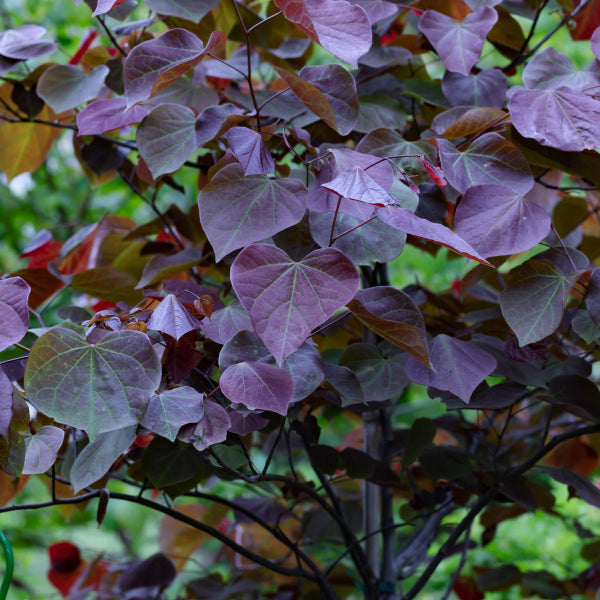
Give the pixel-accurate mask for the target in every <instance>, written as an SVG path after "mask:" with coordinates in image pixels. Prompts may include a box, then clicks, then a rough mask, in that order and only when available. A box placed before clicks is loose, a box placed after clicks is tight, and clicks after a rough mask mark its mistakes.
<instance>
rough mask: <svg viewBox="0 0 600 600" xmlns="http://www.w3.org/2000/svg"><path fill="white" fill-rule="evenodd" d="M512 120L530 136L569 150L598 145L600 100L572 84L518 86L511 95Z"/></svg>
mask: <svg viewBox="0 0 600 600" xmlns="http://www.w3.org/2000/svg"><path fill="white" fill-rule="evenodd" d="M508 110H509V111H510V116H511V119H512V124H513V125H514V126H515V128H516V129H517V131H518V132H519V133H520V134H521V135H522V136H524V137H526V138H533V139H534V140H536V141H538V142H539V143H540V144H543V145H544V146H551V147H553V148H559V149H560V150H563V151H567V152H580V151H581V150H585V149H586V148H589V149H594V148H596V147H597V146H598V138H599V137H600V118H599V117H600V101H598V100H596V99H595V98H592V96H589V95H588V94H586V93H585V92H578V91H576V90H572V89H570V88H568V87H559V88H557V89H548V90H525V89H518V90H516V91H515V92H514V94H513V95H512V96H511V98H510V102H509V104H508Z"/></svg>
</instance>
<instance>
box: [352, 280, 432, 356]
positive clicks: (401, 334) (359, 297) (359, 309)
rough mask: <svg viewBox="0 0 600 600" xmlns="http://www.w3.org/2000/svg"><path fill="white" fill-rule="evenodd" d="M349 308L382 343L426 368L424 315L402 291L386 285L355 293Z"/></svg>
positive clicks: (426, 352)
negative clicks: (414, 359) (407, 355)
mask: <svg viewBox="0 0 600 600" xmlns="http://www.w3.org/2000/svg"><path fill="white" fill-rule="evenodd" d="M348 308H349V309H350V310H351V311H352V312H353V313H354V315H355V316H356V317H357V318H358V319H360V320H361V321H362V323H363V324H364V325H366V326H367V327H368V328H369V329H371V330H373V331H374V332H375V333H377V335H380V336H381V337H382V338H383V339H384V340H387V341H388V342H390V343H391V344H394V345H395V346H397V347H398V348H401V349H402V350H404V351H405V352H408V354H410V355H411V356H414V357H415V358H416V359H417V360H419V361H421V362H422V363H423V364H425V365H429V355H428V351H427V334H426V332H425V323H424V322H423V315H422V314H421V311H420V310H419V309H418V308H417V306H416V305H415V303H414V302H413V301H412V299H411V298H410V296H409V295H408V294H406V293H405V292H402V291H400V290H396V289H394V288H392V287H389V286H377V287H371V288H368V289H365V290H359V291H358V292H356V294H355V296H354V298H353V299H352V300H351V301H350V302H348Z"/></svg>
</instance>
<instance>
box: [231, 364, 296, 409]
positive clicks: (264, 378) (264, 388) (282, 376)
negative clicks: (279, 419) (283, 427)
mask: <svg viewBox="0 0 600 600" xmlns="http://www.w3.org/2000/svg"><path fill="white" fill-rule="evenodd" d="M219 385H220V386H221V390H222V391H223V393H224V394H225V395H226V396H227V397H228V398H229V400H231V401H232V402H235V403H236V404H243V405H244V406H247V407H248V408H251V409H259V410H270V411H272V412H276V413H278V414H280V415H283V416H285V415H286V414H287V411H288V407H289V405H290V402H291V401H292V399H293V397H294V381H293V380H292V377H291V376H290V374H289V373H288V372H287V371H286V370H285V369H282V368H280V367H277V366H275V365H269V364H266V363H262V362H240V363H236V364H235V365H231V366H230V367H228V368H227V369H225V371H224V372H223V373H222V374H221V377H220V379H219Z"/></svg>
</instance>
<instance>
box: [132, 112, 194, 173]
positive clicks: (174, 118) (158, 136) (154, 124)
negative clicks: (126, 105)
mask: <svg viewBox="0 0 600 600" xmlns="http://www.w3.org/2000/svg"><path fill="white" fill-rule="evenodd" d="M134 108H135V107H134ZM131 110H133V109H131ZM135 140H136V142H137V145H138V147H139V150H140V154H141V155H142V157H143V159H144V161H145V163H146V165H147V166H148V169H150V173H152V177H153V178H154V179H156V178H158V177H160V176H161V175H164V174H165V173H171V172H173V171H176V170H177V169H179V167H181V165H183V163H184V162H185V161H186V160H187V159H188V158H189V157H190V155H191V154H192V153H193V152H194V151H195V150H196V149H197V148H198V143H197V139H196V115H195V114H194V112H193V111H192V109H191V108H187V107H186V106H181V105H180V104H161V105H160V106H156V107H155V108H153V109H152V110H151V111H150V112H149V113H148V114H147V115H146V116H145V117H144V119H143V121H142V122H141V123H140V125H139V127H138V128H137V133H136V136H135Z"/></svg>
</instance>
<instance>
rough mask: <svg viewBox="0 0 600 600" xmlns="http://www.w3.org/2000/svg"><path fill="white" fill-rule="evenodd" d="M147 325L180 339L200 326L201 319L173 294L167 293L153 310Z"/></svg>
mask: <svg viewBox="0 0 600 600" xmlns="http://www.w3.org/2000/svg"><path fill="white" fill-rule="evenodd" d="M146 325H147V326H148V328H149V329H156V330H157V331H160V332H161V333H164V334H165V335H168V336H171V337H172V338H173V339H175V340H178V339H180V338H181V337H183V336H184V335H185V334H186V333H189V332H190V331H194V330H195V329H199V328H200V321H198V319H196V317H193V316H192V315H191V314H190V313H189V311H188V310H187V308H185V306H183V304H181V302H180V301H179V300H178V299H177V297H176V296H174V295H173V294H167V296H165V298H163V300H161V302H160V304H159V305H158V306H157V307H156V308H155V309H154V311H152V314H151V315H150V318H149V319H148V321H147V323H146Z"/></svg>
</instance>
